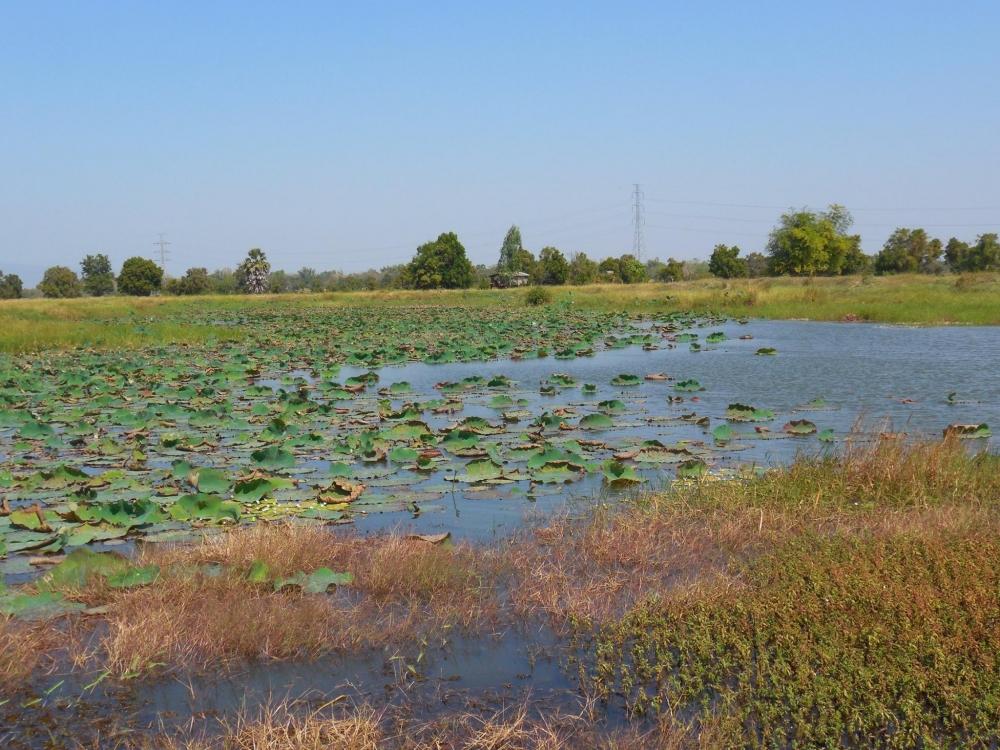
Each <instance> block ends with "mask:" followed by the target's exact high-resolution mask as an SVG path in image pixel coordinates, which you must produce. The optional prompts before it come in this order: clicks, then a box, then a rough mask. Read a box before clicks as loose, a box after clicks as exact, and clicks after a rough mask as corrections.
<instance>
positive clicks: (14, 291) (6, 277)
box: [0, 271, 24, 299]
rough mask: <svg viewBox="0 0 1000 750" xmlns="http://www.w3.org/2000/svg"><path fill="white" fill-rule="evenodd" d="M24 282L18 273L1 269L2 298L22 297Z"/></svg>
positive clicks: (0, 292)
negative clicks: (5, 271)
mask: <svg viewBox="0 0 1000 750" xmlns="http://www.w3.org/2000/svg"><path fill="white" fill-rule="evenodd" d="M23 292H24V284H23V283H22V281H21V277H20V276H18V275H17V274H16V273H4V272H3V271H0V299H20V298H21V294H22V293H23Z"/></svg>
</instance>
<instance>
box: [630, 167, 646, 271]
mask: <svg viewBox="0 0 1000 750" xmlns="http://www.w3.org/2000/svg"><path fill="white" fill-rule="evenodd" d="M642 198H643V193H642V188H641V187H640V186H639V183H638V182H637V183H635V185H634V186H633V190H632V254H633V255H634V256H635V257H636V258H638V259H639V260H642V240H643V236H642V228H643V225H644V224H645V223H646V219H645V217H644V216H643V207H642Z"/></svg>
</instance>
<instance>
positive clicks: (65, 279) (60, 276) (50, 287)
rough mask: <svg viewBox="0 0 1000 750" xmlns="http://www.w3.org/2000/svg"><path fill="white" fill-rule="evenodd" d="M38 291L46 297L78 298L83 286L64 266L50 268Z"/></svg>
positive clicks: (71, 271)
mask: <svg viewBox="0 0 1000 750" xmlns="http://www.w3.org/2000/svg"><path fill="white" fill-rule="evenodd" d="M38 290H39V291H40V292H41V293H42V294H44V295H45V296H46V297H63V298H65V297H79V296H80V295H81V294H83V286H82V285H81V284H80V278H79V277H78V276H77V275H76V273H75V272H74V271H73V270H72V269H70V268H67V267H66V266H52V267H51V268H49V269H47V270H46V271H45V275H44V276H43V277H42V281H41V283H40V284H39V285H38Z"/></svg>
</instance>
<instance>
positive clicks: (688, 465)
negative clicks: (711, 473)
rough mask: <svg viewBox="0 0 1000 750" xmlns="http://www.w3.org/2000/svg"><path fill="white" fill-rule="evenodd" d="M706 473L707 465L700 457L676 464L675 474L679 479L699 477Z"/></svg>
mask: <svg viewBox="0 0 1000 750" xmlns="http://www.w3.org/2000/svg"><path fill="white" fill-rule="evenodd" d="M706 473H708V465H707V464H706V463H705V462H704V461H702V460H701V459H700V458H693V459H691V460H690V461H684V462H683V463H681V464H678V465H677V476H678V478H680V479H700V478H701V477H703V476H705V474H706Z"/></svg>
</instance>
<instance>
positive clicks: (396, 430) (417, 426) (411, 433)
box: [386, 419, 433, 440]
mask: <svg viewBox="0 0 1000 750" xmlns="http://www.w3.org/2000/svg"><path fill="white" fill-rule="evenodd" d="M431 434H433V433H432V432H431V428H430V427H428V426H427V425H426V424H425V423H424V422H421V421H420V420H419V419H414V420H409V421H406V422H403V423H401V424H397V425H393V427H392V428H391V429H389V430H388V432H387V433H386V436H387V437H388V438H390V439H391V440H415V439H417V438H420V437H422V436H423V435H431Z"/></svg>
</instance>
